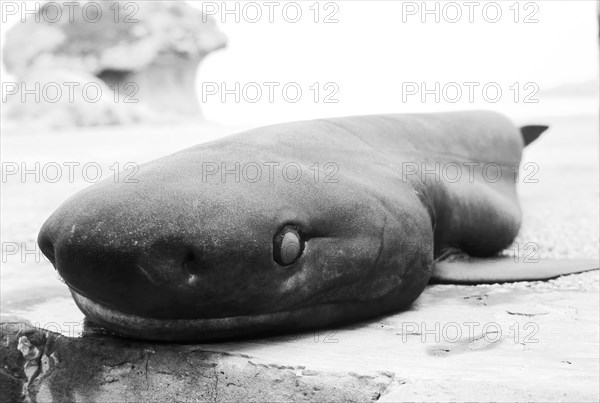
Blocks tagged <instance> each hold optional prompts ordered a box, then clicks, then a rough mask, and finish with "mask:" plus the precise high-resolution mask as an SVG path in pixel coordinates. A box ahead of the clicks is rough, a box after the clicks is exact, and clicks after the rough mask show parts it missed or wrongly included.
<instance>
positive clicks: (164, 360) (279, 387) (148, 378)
mask: <svg viewBox="0 0 600 403" xmlns="http://www.w3.org/2000/svg"><path fill="white" fill-rule="evenodd" d="M0 337H1V339H2V341H3V343H2V344H0V365H2V368H3V371H1V372H0V380H1V382H0V384H1V385H2V386H1V387H0V392H2V395H1V396H2V397H1V399H2V401H4V399H9V401H33V402H36V401H37V402H41V401H44V402H46V401H47V402H64V401H69V402H79V401H81V402H89V401H95V402H115V401H119V402H139V401H145V402H148V401H153V402H165V401H368V400H377V399H378V398H379V396H380V395H381V394H382V393H383V391H384V390H385V389H386V388H387V387H388V386H389V385H390V384H391V383H394V382H397V381H396V380H395V379H394V374H392V373H387V372H386V373H384V372H380V373H376V374H372V375H368V376H366V375H359V374H356V373H323V372H317V371H314V370H310V369H305V367H299V366H289V365H287V366H282V365H277V364H270V365H265V364H261V363H257V362H255V361H253V358H252V357H250V356H248V355H245V354H233V353H225V352H218V351H211V349H210V345H184V344H168V343H156V344H152V343H146V342H142V341H136V340H129V339H121V338H117V337H111V336H99V335H93V336H87V337H83V338H69V337H64V336H61V335H59V334H56V333H53V332H50V331H47V330H43V329H39V328H34V327H31V326H28V325H26V324H24V323H19V322H12V323H2V324H0ZM31 352H37V353H36V354H32V353H31ZM32 367H36V368H38V370H37V371H36V372H35V373H33V374H32V376H28V374H27V372H28V369H29V368H32Z"/></svg>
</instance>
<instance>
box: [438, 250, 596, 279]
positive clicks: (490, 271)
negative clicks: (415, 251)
mask: <svg viewBox="0 0 600 403" xmlns="http://www.w3.org/2000/svg"><path fill="white" fill-rule="evenodd" d="M599 267H600V264H599V262H598V261H597V260H585V259H573V260H538V261H535V262H533V261H531V262H529V261H518V262H515V258H514V257H510V256H501V257H495V258H487V259H483V258H466V259H462V260H458V261H451V260H445V261H441V262H437V263H436V264H435V268H434V270H433V275H432V276H431V282H432V283H442V284H492V283H512V282H517V281H539V280H550V279H553V278H557V277H560V276H566V275H569V274H575V273H582V272H585V271H590V270H598V268H599Z"/></svg>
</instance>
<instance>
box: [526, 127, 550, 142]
mask: <svg viewBox="0 0 600 403" xmlns="http://www.w3.org/2000/svg"><path fill="white" fill-rule="evenodd" d="M547 129H548V126H543V125H532V126H523V127H521V136H523V142H524V143H525V145H526V146H527V145H528V144H531V143H533V141H534V140H535V139H537V138H538V137H540V134H542V133H544V132H545V131H546V130H547Z"/></svg>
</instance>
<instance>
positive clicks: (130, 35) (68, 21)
mask: <svg viewBox="0 0 600 403" xmlns="http://www.w3.org/2000/svg"><path fill="white" fill-rule="evenodd" d="M64 4H67V3H55V2H50V3H46V4H45V5H43V6H41V7H40V10H39V11H38V13H37V15H28V18H27V20H26V21H25V22H21V23H17V24H16V25H15V26H14V27H12V28H11V29H10V30H9V31H8V32H7V34H6V41H5V46H4V61H5V65H6V69H7V72H9V73H10V74H12V75H14V76H15V77H16V78H17V80H16V83H15V87H17V91H18V92H15V91H11V92H8V94H9V97H8V99H7V102H6V106H7V117H9V118H15V119H21V120H26V119H29V118H35V119H38V117H39V116H40V114H41V115H43V118H42V122H44V123H46V119H49V121H48V125H51V126H55V127H56V126H72V125H74V126H86V125H99V124H123V123H131V122H136V121H148V120H150V121H154V120H162V121H165V120H166V121H169V120H173V119H179V118H181V117H192V118H198V117H199V116H200V108H199V103H198V100H197V97H196V83H195V80H196V70H197V68H198V65H199V64H200V62H201V61H202V60H203V59H204V58H205V57H206V56H207V55H208V54H209V53H211V52H213V51H215V50H218V49H221V48H223V47H225V45H226V42H227V40H226V37H225V35H224V34H223V33H222V32H221V31H219V29H218V28H217V27H216V25H215V23H214V21H213V20H212V19H211V18H210V17H208V16H204V15H203V14H202V12H201V11H200V10H198V9H196V8H193V7H191V6H190V5H188V4H186V3H183V2H126V1H122V2H115V1H100V2H87V3H86V2H77V3H75V2H74V3H72V6H65V5H64ZM70 7H71V8H70ZM36 83H39V84H40V85H41V88H42V89H43V88H44V85H48V83H56V84H58V86H59V87H61V89H62V92H63V94H62V98H61V99H60V100H59V101H58V102H53V99H51V97H48V96H46V94H45V93H44V91H42V92H41V100H40V101H39V102H34V101H32V98H34V96H32V95H27V93H26V94H22V89H23V88H25V89H27V90H28V91H29V90H31V89H33V88H35V85H36ZM73 83H74V84H73ZM86 84H87V89H88V90H89V92H90V93H92V94H93V88H90V87H97V86H99V87H100V88H101V89H102V99H101V100H98V101H96V102H89V100H88V99H86V95H87V94H84V95H83V96H82V89H83V88H84V86H85V85H86ZM73 90H74V93H75V96H76V98H77V96H78V95H79V99H78V100H76V101H75V102H73V101H71V99H68V98H69V96H68V95H69V91H73ZM49 98H50V99H49ZM63 98H65V99H67V101H68V102H65V99H63ZM71 98H72V97H71ZM88 98H89V97H88ZM23 101H25V102H23ZM82 102H84V103H87V104H88V105H80V104H81V103H82ZM51 115H55V116H51Z"/></svg>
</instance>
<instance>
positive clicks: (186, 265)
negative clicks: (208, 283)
mask: <svg viewBox="0 0 600 403" xmlns="http://www.w3.org/2000/svg"><path fill="white" fill-rule="evenodd" d="M199 263H200V262H199V261H198V260H197V259H196V255H195V254H194V252H193V251H192V250H188V251H187V252H186V253H185V255H184V257H183V261H182V263H181V266H182V267H183V269H184V270H185V272H186V273H187V274H188V276H189V279H188V282H189V283H190V284H191V285H195V284H197V283H198V281H199V273H200V265H199Z"/></svg>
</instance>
